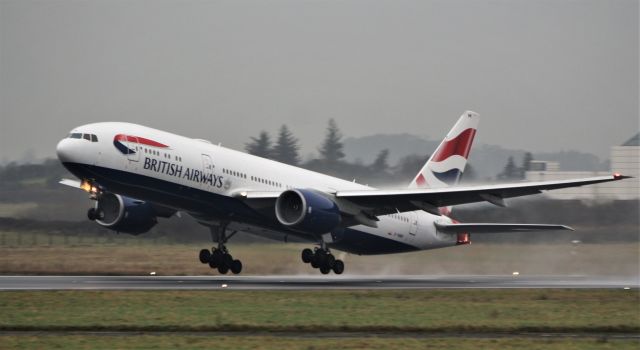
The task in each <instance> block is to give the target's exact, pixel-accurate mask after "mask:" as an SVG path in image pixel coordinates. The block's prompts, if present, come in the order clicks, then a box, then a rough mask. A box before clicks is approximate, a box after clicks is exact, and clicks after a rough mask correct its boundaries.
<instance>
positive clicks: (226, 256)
mask: <svg viewBox="0 0 640 350" xmlns="http://www.w3.org/2000/svg"><path fill="white" fill-rule="evenodd" d="M222 264H224V265H227V266H228V267H231V265H232V264H233V257H232V256H231V254H224V255H222Z"/></svg>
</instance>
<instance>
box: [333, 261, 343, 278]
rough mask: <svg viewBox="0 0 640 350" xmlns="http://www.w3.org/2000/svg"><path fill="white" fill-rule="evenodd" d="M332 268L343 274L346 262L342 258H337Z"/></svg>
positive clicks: (338, 273) (336, 272)
mask: <svg viewBox="0 0 640 350" xmlns="http://www.w3.org/2000/svg"><path fill="white" fill-rule="evenodd" d="M332 269H333V272H334V273H335V274H336V275H340V274H342V273H343V272H344V263H343V262H342V260H336V261H335V262H334V263H333V267H332Z"/></svg>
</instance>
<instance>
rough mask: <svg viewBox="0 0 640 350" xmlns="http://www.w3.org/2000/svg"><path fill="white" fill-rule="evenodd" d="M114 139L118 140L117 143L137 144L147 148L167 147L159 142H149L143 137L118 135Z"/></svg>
mask: <svg viewBox="0 0 640 350" xmlns="http://www.w3.org/2000/svg"><path fill="white" fill-rule="evenodd" d="M115 139H116V140H118V141H123V142H133V143H139V144H141V145H147V146H151V147H160V148H167V147H169V146H167V145H165V144H162V143H160V142H157V141H153V140H149V139H146V138H144V137H139V136H131V135H125V134H118V135H116V137H115Z"/></svg>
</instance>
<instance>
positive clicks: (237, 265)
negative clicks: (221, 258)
mask: <svg viewBox="0 0 640 350" xmlns="http://www.w3.org/2000/svg"><path fill="white" fill-rule="evenodd" d="M240 271H242V262H241V261H240V260H237V259H236V260H233V262H232V263H231V272H233V274H234V275H237V274H239V273H240Z"/></svg>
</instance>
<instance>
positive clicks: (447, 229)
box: [435, 223, 573, 233]
mask: <svg viewBox="0 0 640 350" xmlns="http://www.w3.org/2000/svg"><path fill="white" fill-rule="evenodd" d="M435 225H436V228H437V229H438V231H440V232H444V233H504V232H530V231H556V230H569V231H573V229H572V228H571V227H569V226H565V225H542V224H474V223H468V224H442V223H435Z"/></svg>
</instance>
